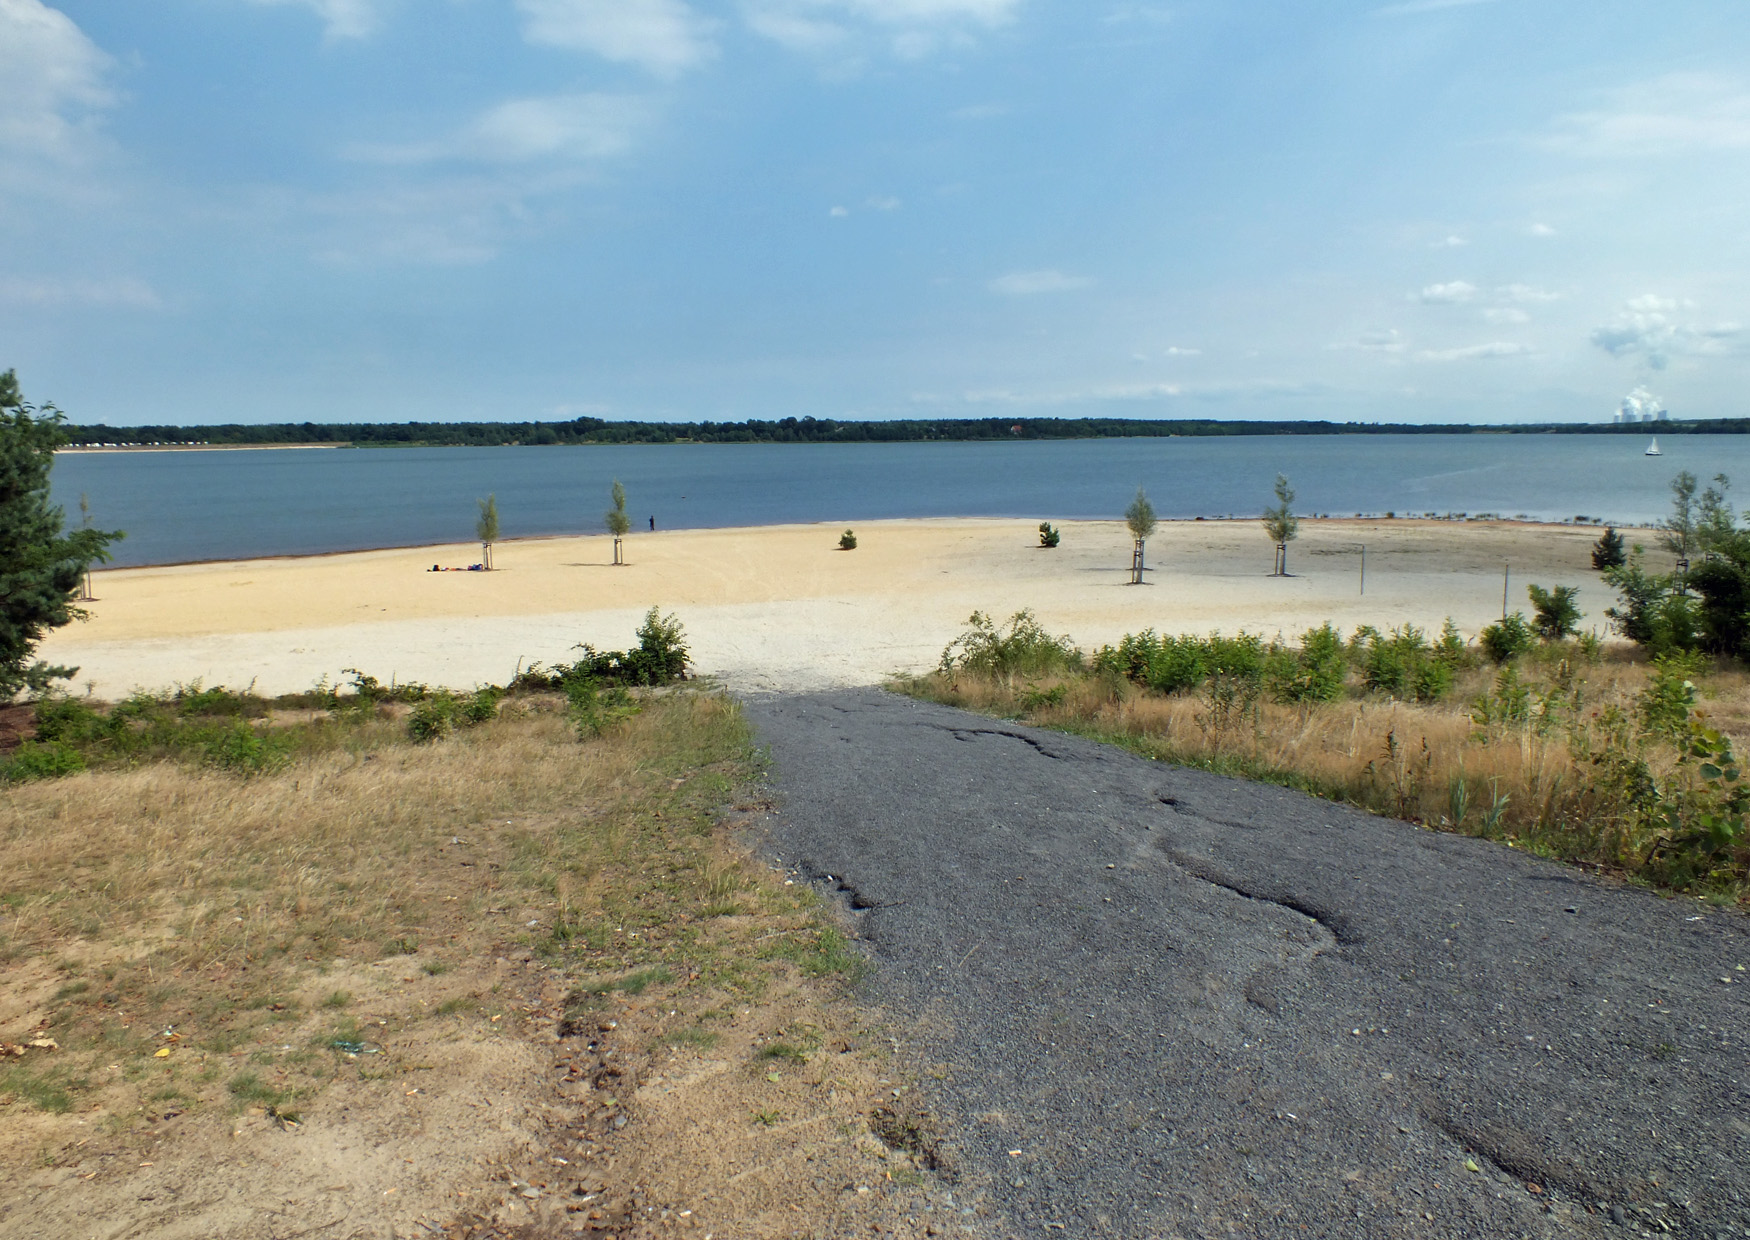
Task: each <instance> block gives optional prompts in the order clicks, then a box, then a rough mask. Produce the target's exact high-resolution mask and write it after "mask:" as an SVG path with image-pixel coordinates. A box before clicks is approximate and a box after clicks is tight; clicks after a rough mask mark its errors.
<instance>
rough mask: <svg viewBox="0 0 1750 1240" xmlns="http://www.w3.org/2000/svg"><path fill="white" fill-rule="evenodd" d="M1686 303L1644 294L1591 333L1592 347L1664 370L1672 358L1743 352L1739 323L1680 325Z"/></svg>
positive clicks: (1747, 337)
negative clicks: (1680, 314) (1633, 358)
mask: <svg viewBox="0 0 1750 1240" xmlns="http://www.w3.org/2000/svg"><path fill="white" fill-rule="evenodd" d="M1689 308H1690V305H1689V303H1688V302H1683V301H1678V300H1677V299H1676V298H1673V297H1660V296H1658V295H1657V294H1654V293H1647V294H1644V295H1643V296H1640V297H1636V298H1633V299H1631V300H1630V301H1628V302H1627V303H1626V304H1625V305H1624V306H1623V308H1622V310H1621V312H1620V313H1618V314H1617V316H1616V318H1615V319H1613V320H1612V321H1611V322H1610V323H1609V324H1608V325H1606V326H1604V327H1600V328H1598V329H1597V330H1595V331H1594V332H1593V333H1592V343H1593V344H1595V345H1597V346H1598V347H1599V348H1600V349H1603V350H1604V351H1605V352H1606V353H1608V354H1610V355H1611V356H1612V357H1638V358H1640V359H1641V360H1642V361H1643V362H1645V363H1646V364H1647V365H1648V366H1649V367H1651V368H1652V369H1654V370H1663V369H1664V368H1665V367H1666V366H1667V365H1668V364H1669V363H1670V360H1671V358H1672V357H1674V356H1676V357H1710V356H1712V357H1718V356H1722V355H1726V354H1733V353H1739V352H1742V351H1743V350H1744V346H1745V344H1746V342H1747V340H1750V334H1747V333H1746V331H1745V329H1744V327H1743V325H1741V324H1738V323H1715V324H1713V325H1711V326H1702V325H1699V324H1695V323H1685V322H1681V321H1679V312H1680V311H1683V310H1687V309H1689Z"/></svg>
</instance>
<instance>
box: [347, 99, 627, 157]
mask: <svg viewBox="0 0 1750 1240" xmlns="http://www.w3.org/2000/svg"><path fill="white" fill-rule="evenodd" d="M649 115H650V107H649V104H648V102H647V101H646V100H643V99H640V98H638V97H636V96H628V95H602V94H585V95H553V96H549V97H547V98H540V99H510V100H507V101H505V102H504V103H501V104H499V105H498V106H496V107H494V108H490V109H488V110H487V111H486V112H483V113H481V114H480V115H479V116H477V117H476V118H474V120H472V121H470V122H468V124H466V125H464V126H463V127H462V128H461V129H459V130H457V131H456V132H455V133H454V134H451V135H450V136H448V137H445V138H440V139H438V140H436V141H430V142H414V143H405V144H400V145H394V144H378V145H358V146H354V147H353V148H351V150H350V151H349V152H348V154H349V155H351V156H352V157H353V158H354V159H358V160H361V161H364V162H368V163H380V164H428V163H438V162H443V161H460V162H471V163H486V164H515V163H527V162H529V161H532V160H552V161H580V160H593V159H602V158H606V157H608V156H612V155H618V154H620V153H622V152H623V151H625V150H627V149H628V148H629V147H630V146H631V145H632V144H633V142H634V140H635V139H636V138H637V135H638V133H639V131H640V130H642V129H643V128H644V126H645V125H646V124H647V122H648V120H649Z"/></svg>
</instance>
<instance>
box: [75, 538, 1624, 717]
mask: <svg viewBox="0 0 1750 1240" xmlns="http://www.w3.org/2000/svg"><path fill="white" fill-rule="evenodd" d="M840 528H841V527H838V526H824V525H804V526H775V527H764V528H757V529H728V530H705V531H685V530H683V531H673V532H664V533H657V534H634V535H632V536H631V537H630V538H628V539H627V549H628V555H629V559H630V561H631V563H630V565H629V566H626V567H620V568H616V567H613V566H612V565H611V563H610V559H611V554H610V542H609V540H608V539H607V538H606V537H585V538H559V539H541V540H530V541H520V542H507V543H500V544H499V545H498V546H497V547H496V548H495V560H496V564H497V571H495V572H492V573H432V572H429V571H426V570H428V569H429V568H430V566H431V565H432V564H433V563H434V562H438V563H444V564H467V563H471V562H473V561H475V560H478V559H479V558H480V554H479V553H480V548H479V546H478V545H477V544H473V545H466V544H465V545H458V546H454V547H441V548H431V547H426V548H416V549H412V550H395V551H371V552H359V553H354V554H347V555H333V556H315V557H306V558H296V559H280V560H250V561H239V562H234V563H222V564H203V565H191V566H183V567H172V568H145V569H114V570H108V571H102V572H99V573H97V574H96V577H95V589H96V593H97V595H98V601H97V602H95V603H93V604H91V611H92V612H93V618H92V619H91V620H90V621H88V622H86V623H83V624H78V625H73V626H70V627H69V628H66V629H63V630H60V631H58V632H57V633H55V634H53V635H52V636H51V637H50V639H49V640H48V641H46V642H45V643H44V645H43V648H42V652H41V653H42V655H43V657H45V658H47V659H49V660H50V661H53V662H62V663H73V664H78V665H79V666H80V668H81V670H80V673H79V675H78V677H77V678H76V681H75V683H76V684H77V685H78V686H79V687H80V688H81V689H82V688H83V687H84V685H85V684H86V683H87V682H89V683H91V684H92V685H93V686H94V688H95V692H96V693H97V694H99V695H100V696H103V697H115V696H118V695H122V694H125V693H127V692H128V691H130V690H132V689H134V688H141V687H143V688H160V687H166V686H169V685H172V684H176V683H188V682H190V681H193V680H200V681H202V682H203V683H205V684H207V685H215V684H225V685H230V686H234V687H241V686H243V685H245V684H248V683H250V682H252V681H253V682H254V684H255V686H256V688H257V689H258V690H259V691H262V692H266V693H279V692H286V691H291V690H296V689H302V688H307V687H308V686H310V685H312V684H314V683H315V682H316V681H317V680H318V679H320V678H323V677H326V678H327V679H328V680H329V681H330V682H334V681H339V680H342V679H344V677H343V674H342V669H344V668H348V667H358V668H362V669H363V670H365V671H367V672H369V673H370V674H371V675H374V676H377V677H378V678H379V679H382V680H385V681H387V680H388V679H389V678H390V677H392V676H393V677H395V678H397V679H400V680H410V679H411V680H421V681H426V682H429V683H436V684H446V685H452V686H460V687H466V686H469V685H473V684H477V683H482V682H498V683H502V682H503V681H505V680H506V679H508V678H509V677H510V676H511V674H512V673H513V672H514V671H515V670H516V667H517V665H518V663H519V661H521V662H522V663H525V664H526V663H527V662H529V661H530V660H537V659H538V660H541V661H543V662H547V663H553V662H558V661H563V660H568V659H570V658H574V657H576V656H575V655H574V654H573V653H572V647H573V645H575V644H576V643H578V642H585V641H587V642H589V643H591V644H593V645H595V646H596V647H597V648H613V649H618V648H624V647H626V646H629V645H631V644H633V643H634V638H633V631H634V629H635V628H636V627H637V625H638V623H639V621H640V619H641V618H642V616H643V613H644V612H645V610H646V609H648V608H649V607H651V606H659V607H661V608H662V609H663V611H665V612H670V611H672V612H674V613H676V614H677V615H678V616H679V617H680V619H681V621H682V622H683V623H684V624H685V626H686V631H687V635H688V638H689V640H690V645H691V648H692V653H693V658H694V661H695V662H696V664H697V666H698V668H699V670H700V671H702V672H705V673H707V674H712V675H716V676H720V677H722V678H723V679H724V680H725V681H726V682H727V683H728V684H729V685H730V686H731V687H732V688H735V689H738V690H741V691H751V692H758V691H770V690H794V689H811V688H823V687H828V686H834V685H854V684H870V683H875V682H878V681H879V680H880V679H881V678H882V677H883V676H885V675H886V674H888V673H890V672H894V671H914V670H921V669H924V668H928V667H931V666H933V665H934V664H935V662H936V660H937V659H938V658H939V657H940V655H941V651H942V647H943V646H944V645H945V644H946V643H947V642H948V641H949V640H951V639H952V638H953V637H954V636H955V635H956V634H957V633H959V632H960V631H961V630H962V629H963V628H964V627H965V621H966V618H967V616H968V614H969V613H970V612H971V611H972V610H973V609H975V608H977V609H980V610H983V611H985V612H987V613H990V614H993V615H995V616H997V617H999V618H1004V617H1007V616H1008V615H1009V614H1010V613H1011V612H1013V611H1016V610H1018V609H1019V608H1022V607H1030V608H1032V609H1033V610H1034V612H1035V613H1036V614H1037V615H1038V616H1039V617H1040V619H1041V620H1042V621H1043V622H1044V623H1045V624H1046V625H1047V626H1048V627H1050V628H1051V629H1052V630H1054V631H1057V632H1063V633H1068V634H1070V635H1071V636H1073V637H1074V638H1075V639H1076V640H1077V641H1078V642H1080V643H1081V644H1082V645H1083V646H1085V647H1088V648H1090V649H1091V648H1092V647H1093V646H1095V645H1097V644H1099V643H1102V642H1107V641H1111V640H1114V639H1116V638H1117V637H1118V636H1120V635H1121V634H1123V633H1125V632H1133V631H1136V630H1139V629H1142V628H1147V627H1151V626H1152V627H1153V628H1155V629H1157V630H1160V631H1164V632H1188V631H1196V632H1204V631H1208V630H1211V629H1217V628H1219V629H1222V630H1224V631H1230V632H1231V631H1233V630H1236V629H1240V628H1246V629H1250V630H1252V631H1254V632H1261V633H1263V634H1265V635H1266V636H1274V635H1276V634H1277V633H1281V634H1283V635H1284V636H1286V637H1289V638H1291V639H1292V638H1293V637H1295V636H1296V635H1298V634H1299V633H1300V632H1301V631H1302V630H1304V629H1306V628H1308V627H1311V626H1314V625H1317V624H1320V623H1322V622H1324V621H1325V620H1332V621H1334V622H1336V623H1337V624H1338V625H1340V626H1342V627H1344V628H1345V629H1348V628H1353V627H1354V626H1356V625H1358V624H1362V623H1369V624H1374V625H1377V626H1380V627H1382V628H1384V627H1388V626H1392V625H1397V624H1404V623H1411V624H1416V625H1419V626H1423V627H1426V628H1430V629H1438V627H1439V625H1440V622H1441V620H1442V619H1443V618H1444V617H1446V616H1451V617H1453V618H1454V620H1455V621H1456V622H1457V623H1458V625H1459V627H1460V628H1461V629H1462V630H1464V632H1465V633H1466V634H1467V635H1469V634H1474V633H1475V632H1476V630H1477V629H1479V628H1480V627H1481V626H1483V625H1484V624H1487V623H1488V622H1489V621H1491V620H1493V619H1495V618H1497V617H1498V616H1499V615H1500V613H1501V576H1502V567H1503V563H1504V562H1510V563H1511V571H1512V584H1511V596H1510V600H1509V601H1510V603H1511V605H1512V606H1513V607H1514V608H1517V609H1520V610H1524V611H1526V612H1528V613H1529V611H1530V607H1529V604H1528V603H1527V601H1526V595H1525V585H1526V583H1528V582H1532V581H1535V582H1538V583H1539V584H1542V585H1545V586H1550V585H1556V584H1563V585H1577V586H1580V587H1581V596H1580V597H1581V606H1582V608H1583V609H1584V611H1585V612H1586V613H1587V619H1586V623H1587V624H1596V625H1597V626H1599V628H1600V630H1602V628H1603V624H1604V620H1603V615H1602V613H1603V609H1604V608H1605V607H1606V606H1608V605H1609V604H1610V603H1611V602H1612V600H1613V594H1612V592H1611V591H1610V590H1609V589H1608V588H1607V587H1604V586H1603V585H1602V584H1601V583H1600V582H1599V581H1598V577H1597V574H1596V573H1594V572H1592V570H1591V567H1590V558H1589V553H1590V549H1591V545H1592V543H1593V542H1594V541H1595V540H1596V538H1597V536H1598V531H1596V530H1588V529H1583V528H1568V527H1562V526H1529V525H1521V524H1516V523H1470V524H1462V523H1448V522H1438V521H1349V520H1345V521H1305V522H1303V523H1302V526H1301V538H1300V539H1299V541H1297V542H1295V543H1294V544H1292V545H1291V547H1290V549H1289V569H1290V571H1291V572H1292V573H1294V574H1295V575H1294V576H1292V577H1289V578H1274V577H1271V576H1270V575H1269V572H1270V568H1271V563H1272V554H1273V552H1272V548H1271V545H1270V543H1269V541H1268V539H1266V538H1265V536H1264V534H1263V533H1262V531H1261V529H1260V528H1259V525H1258V523H1257V522H1256V521H1232V522H1203V521H1199V522H1190V521H1184V522H1171V523H1166V524H1163V525H1162V526H1161V528H1160V529H1159V530H1158V531H1157V532H1156V533H1155V535H1154V536H1153V537H1152V538H1151V539H1150V540H1149V543H1148V563H1149V568H1150V572H1149V574H1148V584H1147V585H1144V586H1130V585H1128V584H1126V582H1127V580H1128V569H1129V563H1130V539H1129V535H1128V533H1127V532H1126V531H1125V529H1124V527H1123V525H1122V524H1120V523H1118V522H1066V523H1064V524H1063V525H1062V526H1061V529H1062V531H1063V544H1062V546H1060V547H1059V548H1057V549H1056V550H1049V551H1048V550H1041V549H1039V548H1038V546H1037V544H1038V537H1037V534H1036V523H1035V522H1030V521H991V520H933V521H883V522H874V523H869V524H866V525H863V526H860V527H859V528H858V529H857V536H858V538H859V540H860V546H859V547H858V549H857V550H855V551H851V552H841V551H839V550H837V542H838V535H839V532H840ZM1363 543H1364V544H1366V546H1367V592H1366V596H1365V597H1362V596H1361V595H1360V593H1359V588H1358V587H1359V571H1358V570H1359V567H1360V554H1359V547H1360V545H1361V544H1363Z"/></svg>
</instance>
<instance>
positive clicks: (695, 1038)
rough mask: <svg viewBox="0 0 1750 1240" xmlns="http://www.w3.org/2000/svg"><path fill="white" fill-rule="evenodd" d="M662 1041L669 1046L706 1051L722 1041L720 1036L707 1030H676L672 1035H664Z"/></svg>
mask: <svg viewBox="0 0 1750 1240" xmlns="http://www.w3.org/2000/svg"><path fill="white" fill-rule="evenodd" d="M662 1040H663V1041H664V1042H666V1043H668V1045H670V1046H676V1047H679V1046H690V1047H692V1048H693V1049H695V1050H701V1051H706V1050H710V1049H711V1048H712V1047H713V1046H716V1045H717V1043H718V1042H720V1041H722V1035H721V1034H718V1033H713V1032H712V1031H711V1030H709V1029H698V1028H693V1029H677V1030H675V1031H674V1032H673V1033H665V1034H663V1036H662Z"/></svg>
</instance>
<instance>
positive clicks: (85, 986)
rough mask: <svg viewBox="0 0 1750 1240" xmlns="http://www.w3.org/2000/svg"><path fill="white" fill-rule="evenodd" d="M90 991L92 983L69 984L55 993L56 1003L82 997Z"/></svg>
mask: <svg viewBox="0 0 1750 1240" xmlns="http://www.w3.org/2000/svg"><path fill="white" fill-rule="evenodd" d="M90 989H91V983H90V982H68V983H67V984H66V985H65V986H63V987H61V988H60V989H59V990H57V991H56V992H55V999H54V1001H55V1002H59V1001H60V1000H62V999H71V998H72V997H73V996H74V995H82V994H84V993H85V992H86V991H88V990H90Z"/></svg>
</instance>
